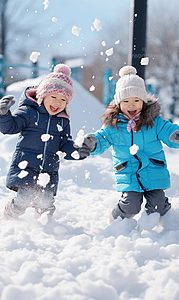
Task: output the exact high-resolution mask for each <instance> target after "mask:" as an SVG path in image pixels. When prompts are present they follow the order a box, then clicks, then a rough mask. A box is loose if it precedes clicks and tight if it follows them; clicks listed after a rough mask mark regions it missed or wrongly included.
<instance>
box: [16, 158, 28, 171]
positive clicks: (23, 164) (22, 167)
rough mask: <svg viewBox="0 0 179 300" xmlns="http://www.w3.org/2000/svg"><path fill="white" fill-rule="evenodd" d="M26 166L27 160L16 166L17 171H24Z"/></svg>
mask: <svg viewBox="0 0 179 300" xmlns="http://www.w3.org/2000/svg"><path fill="white" fill-rule="evenodd" d="M27 165H28V161H27V160H23V161H21V162H20V163H19V164H18V167H19V169H22V170H23V169H25V168H26V167H27Z"/></svg>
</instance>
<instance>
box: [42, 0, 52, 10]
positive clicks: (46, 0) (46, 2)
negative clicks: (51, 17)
mask: <svg viewBox="0 0 179 300" xmlns="http://www.w3.org/2000/svg"><path fill="white" fill-rule="evenodd" d="M49 4H50V2H49V1H48V0H45V1H44V2H43V5H44V10H45V9H47V8H48V6H49Z"/></svg>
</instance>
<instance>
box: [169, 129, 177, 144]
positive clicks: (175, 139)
mask: <svg viewBox="0 0 179 300" xmlns="http://www.w3.org/2000/svg"><path fill="white" fill-rule="evenodd" d="M169 141H170V142H173V143H179V130H176V131H174V132H173V133H172V134H171V135H170V136H169Z"/></svg>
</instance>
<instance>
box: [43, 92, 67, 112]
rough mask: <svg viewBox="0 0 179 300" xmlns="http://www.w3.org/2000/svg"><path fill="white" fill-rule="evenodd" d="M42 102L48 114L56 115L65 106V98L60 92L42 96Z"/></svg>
mask: <svg viewBox="0 0 179 300" xmlns="http://www.w3.org/2000/svg"><path fill="white" fill-rule="evenodd" d="M43 104H44V106H45V108H46V110H47V111H48V113H49V114H50V115H56V114H58V113H60V112H61V111H62V110H64V108H65V107H66V104H67V98H66V97H65V96H63V95H62V94H50V95H47V96H46V97H45V98H44V100H43Z"/></svg>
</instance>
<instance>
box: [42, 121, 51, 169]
mask: <svg viewBox="0 0 179 300" xmlns="http://www.w3.org/2000/svg"><path fill="white" fill-rule="evenodd" d="M51 117H52V116H51V115H49V119H48V124H47V131H46V134H48V133H49V128H50V122H51ZM47 143H48V141H46V142H45V146H44V152H43V161H42V164H41V170H40V173H41V172H42V170H43V167H44V163H45V155H46V150H47Z"/></svg>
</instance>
